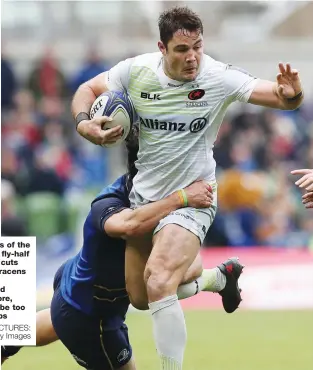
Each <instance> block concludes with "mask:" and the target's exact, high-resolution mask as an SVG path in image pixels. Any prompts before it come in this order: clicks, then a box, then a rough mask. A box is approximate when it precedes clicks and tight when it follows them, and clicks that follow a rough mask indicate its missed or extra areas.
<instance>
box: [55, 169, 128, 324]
mask: <svg viewBox="0 0 313 370" xmlns="http://www.w3.org/2000/svg"><path fill="white" fill-rule="evenodd" d="M126 182H127V176H126V175H124V176H121V177H120V178H118V179H117V180H116V181H115V182H114V183H113V184H112V185H109V186H107V187H105V188H104V189H103V190H102V191H101V192H100V194H99V195H98V196H97V197H96V198H95V199H94V201H93V202H92V205H91V210H90V212H89V214H88V216H87V217H86V220H85V223H84V230H83V240H84V241H83V246H82V249H81V250H80V252H79V253H78V254H77V255H76V256H75V257H73V258H71V259H70V260H68V261H67V262H66V264H65V267H64V270H63V274H62V279H61V293H62V296H63V298H64V299H65V300H66V301H67V302H68V303H69V304H70V305H72V306H73V307H75V308H76V309H78V310H80V311H82V312H84V313H86V314H89V315H97V316H101V317H102V316H106V315H107V314H108V312H114V313H115V314H117V316H118V313H119V312H120V313H121V314H122V315H123V314H125V313H126V311H127V308H128V305H129V299H128V296H127V292H126V288H125V272H124V270H125V246H126V244H125V241H124V240H123V239H118V238H111V237H109V236H108V235H107V234H106V233H105V231H104V228H103V225H104V223H105V221H106V220H107V219H108V218H109V217H110V216H112V215H113V214H114V213H117V212H120V211H121V210H122V209H124V208H129V206H130V204H129V199H128V193H129V192H128V190H127V185H126ZM125 309H126V311H125Z"/></svg>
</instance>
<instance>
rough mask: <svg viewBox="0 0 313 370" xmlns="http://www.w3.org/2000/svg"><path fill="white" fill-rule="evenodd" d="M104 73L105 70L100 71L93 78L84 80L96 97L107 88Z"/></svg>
mask: <svg viewBox="0 0 313 370" xmlns="http://www.w3.org/2000/svg"><path fill="white" fill-rule="evenodd" d="M105 73H106V72H103V73H100V74H98V75H97V76H95V77H94V78H92V79H90V80H88V81H87V82H85V85H86V86H88V87H89V88H90V89H91V90H92V91H93V93H94V94H95V96H96V97H98V96H100V95H101V94H103V93H104V92H106V91H108V90H109V88H108V86H107V84H106V82H105Z"/></svg>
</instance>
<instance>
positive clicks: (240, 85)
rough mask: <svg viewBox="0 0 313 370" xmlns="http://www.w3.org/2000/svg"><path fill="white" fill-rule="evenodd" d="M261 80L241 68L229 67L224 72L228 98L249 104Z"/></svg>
mask: <svg viewBox="0 0 313 370" xmlns="http://www.w3.org/2000/svg"><path fill="white" fill-rule="evenodd" d="M258 81H259V79H257V78H256V77H254V76H252V75H251V74H250V73H248V72H247V71H245V70H244V69H241V68H239V67H234V66H232V65H230V64H228V65H227V67H226V70H225V72H224V87H225V93H226V98H228V99H229V100H230V101H231V102H235V101H240V102H243V103H247V102H248V100H249V98H250V95H251V94H252V91H253V90H254V88H255V86H256V84H257V83H258Z"/></svg>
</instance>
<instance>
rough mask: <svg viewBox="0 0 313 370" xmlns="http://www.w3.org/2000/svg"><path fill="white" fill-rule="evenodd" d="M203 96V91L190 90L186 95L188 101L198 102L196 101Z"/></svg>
mask: <svg viewBox="0 0 313 370" xmlns="http://www.w3.org/2000/svg"><path fill="white" fill-rule="evenodd" d="M204 94H205V91H204V90H202V89H196V90H192V91H190V93H189V94H188V99H190V100H198V99H201V98H202V97H203V96H204Z"/></svg>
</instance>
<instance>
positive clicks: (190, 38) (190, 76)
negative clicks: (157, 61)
mask: <svg viewBox="0 0 313 370" xmlns="http://www.w3.org/2000/svg"><path fill="white" fill-rule="evenodd" d="M159 49H160V51H161V52H162V54H163V56H164V68H165V72H166V73H167V74H168V76H169V77H170V78H172V79H173V80H177V81H193V80H194V79H195V78H196V77H197V75H198V72H199V65H200V61H201V58H202V55H203V36H202V34H201V33H200V32H199V31H187V30H178V31H176V32H175V33H174V35H173V37H172V39H171V40H170V41H169V42H168V44H167V48H166V47H165V45H164V44H163V43H162V42H159Z"/></svg>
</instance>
